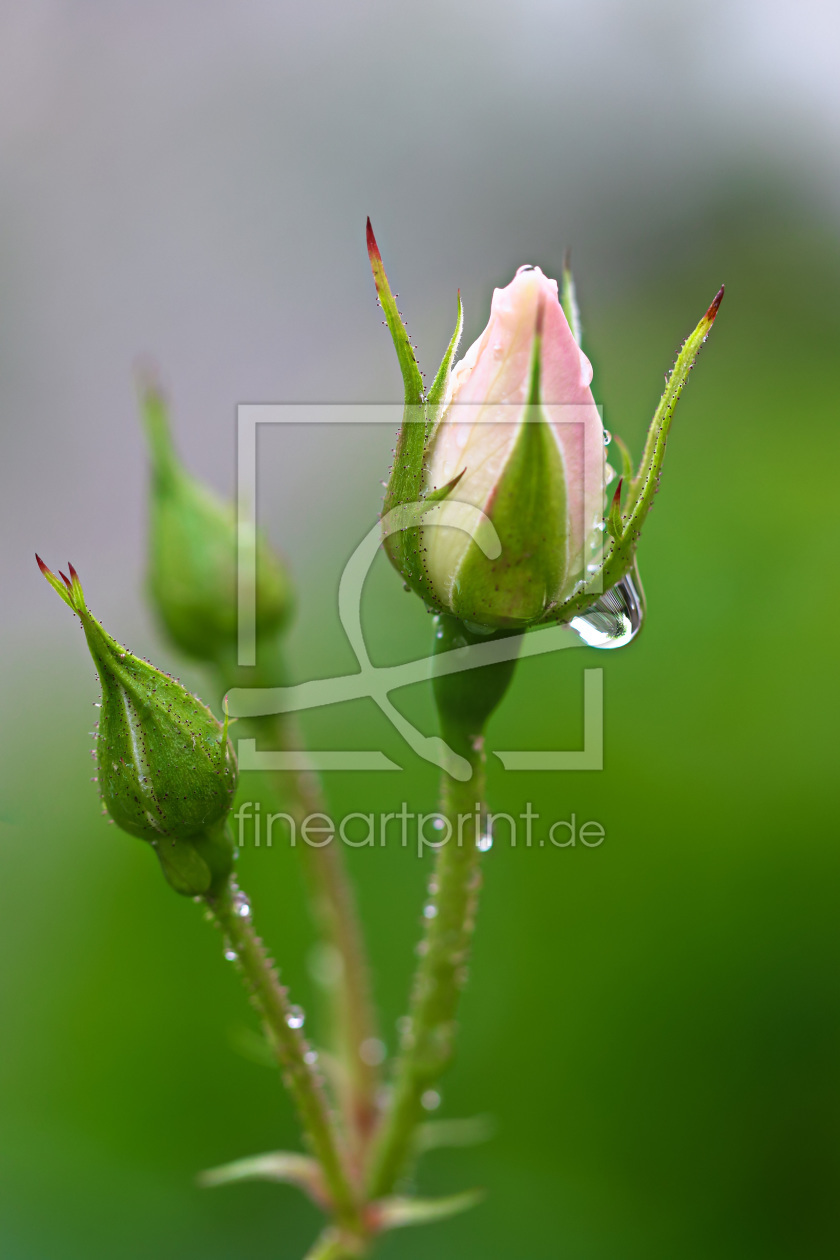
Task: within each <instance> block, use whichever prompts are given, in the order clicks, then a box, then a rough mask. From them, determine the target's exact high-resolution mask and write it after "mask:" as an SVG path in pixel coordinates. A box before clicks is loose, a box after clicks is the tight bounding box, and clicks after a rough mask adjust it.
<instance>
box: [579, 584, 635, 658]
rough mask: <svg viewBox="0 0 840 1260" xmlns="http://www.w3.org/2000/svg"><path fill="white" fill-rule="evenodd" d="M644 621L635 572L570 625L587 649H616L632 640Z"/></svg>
mask: <svg viewBox="0 0 840 1260" xmlns="http://www.w3.org/2000/svg"><path fill="white" fill-rule="evenodd" d="M644 617H645V600H644V592H643V591H642V585H641V582H640V581H639V576H638V572H636V573H635V574H633V575H631V574H629V573H628V574H627V576H626V577H623V578H622V579H621V581H620V582H619V583H618V584H617V585H616V586H614V587H613V588H612V589H611V590H609V591H607V592H606V593H605V594H604V595H602V596H601V597H600V599H598V600H597V601H596V602H595V603H594V604H593V605H592V607H591V608H588V609H587V610H586V612H584V613H581V614H580V616H579V617H573V618H572V620H571V621H570V622H569V624H570V626H571V627H572V629H573V630H576V631H577V633H578V635H579V636H580V637H581V639H583V642H584V643H586V644H587V645H588V646H589V647H594V648H619V647H625V646H626V645H627V644H628V643H631V642H632V641H633V639H635V637H636V635H637V634H638V633H639V631H640V630H641V628H642V623H643V621H644Z"/></svg>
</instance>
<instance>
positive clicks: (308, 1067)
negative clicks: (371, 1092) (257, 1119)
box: [207, 882, 364, 1239]
mask: <svg viewBox="0 0 840 1260" xmlns="http://www.w3.org/2000/svg"><path fill="white" fill-rule="evenodd" d="M207 903H208V905H209V907H210V910H211V912H212V914H213V916H214V918H215V920H216V922H217V923H218V925H219V927H220V928H221V929H222V932H223V933H224V935H225V940H226V942H227V948H228V950H229V951H231V953H232V954H235V955H236V961H237V965H238V966H239V968H240V970H241V972H242V976H243V978H244V980H245V984H246V986H247V988H248V989H249V991H250V994H251V998H252V1001H253V1003H254V1006H255V1007H256V1009H257V1011H258V1012H259V1014H260V1017H261V1018H262V1021H263V1024H264V1025H265V1029H266V1033H267V1034H268V1037H269V1039H270V1041H271V1044H272V1045H273V1047H274V1050H275V1053H276V1055H277V1059H278V1062H279V1064H280V1067H281V1070H282V1072H283V1079H284V1082H285V1084H286V1087H287V1088H288V1090H289V1093H290V1094H291V1095H292V1098H293V1100H294V1103H295V1106H296V1107H297V1112H298V1117H299V1119H300V1123H301V1127H302V1129H303V1132H304V1134H305V1136H306V1139H307V1141H308V1144H309V1146H310V1148H311V1150H312V1153H313V1155H314V1156H315V1158H316V1159H317V1160H318V1162H319V1163H320V1165H321V1169H322V1171H323V1175H324V1181H325V1184H326V1186H327V1189H328V1191H329V1194H330V1200H331V1203H332V1207H333V1211H334V1213H335V1219H336V1221H337V1223H338V1224H339V1225H340V1226H341V1227H342V1228H343V1229H344V1230H346V1231H348V1232H349V1233H350V1234H351V1235H353V1236H355V1237H358V1238H360V1239H361V1238H363V1237H364V1229H363V1225H362V1220H361V1212H360V1208H359V1205H358V1203H357V1200H356V1195H355V1192H354V1189H353V1186H352V1185H351V1182H350V1179H349V1176H348V1172H347V1166H346V1159H345V1155H344V1152H343V1150H342V1144H341V1136H340V1133H339V1130H338V1126H337V1124H336V1122H335V1120H334V1118H333V1117H332V1116H331V1114H330V1111H329V1107H328V1104H327V1100H326V1096H325V1094H324V1090H323V1086H322V1083H321V1079H320V1075H319V1073H318V1072H317V1069H316V1067H315V1065H314V1063H311V1062H308V1061H307V1059H308V1055H309V1050H308V1046H307V1043H306V1040H305V1038H304V1036H303V1034H302V1033H301V1031H300V1027H299V1026H297V1025H298V1019H297V1018H296V1012H295V1010H294V1008H293V1007H292V1006H291V1005H290V1003H289V998H288V991H287V990H286V989H285V988H284V987H283V985H281V983H280V981H279V979H278V977H277V973H276V971H275V970H274V966H273V964H272V962H271V960H270V959H269V957H268V955H267V953H266V951H265V947H264V946H263V943H262V941H261V940H260V938H259V937H258V936H257V934H256V932H255V931H254V927H253V924H252V922H251V916H250V910H249V908H248V905H247V901H246V900H245V898H244V897H243V896H242V894H241V893H240V892H239V890H238V889H237V887H236V885H235V884H234V883H232V882H231V883H229V884H227V885H226V886H225V889H224V891H223V892H222V893H220V894H219V895H218V896H217V897H212V898H210V897H208V898H207Z"/></svg>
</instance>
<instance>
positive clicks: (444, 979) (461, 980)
mask: <svg viewBox="0 0 840 1260" xmlns="http://www.w3.org/2000/svg"><path fill="white" fill-rule="evenodd" d="M503 633H504V632H499V634H500V635H501V634H503ZM489 637H490V632H488V633H487V634H482V635H476V634H474V633H473V632H472V631H470V630H468V629H467V628H466V627H465V626H464V625H462V623H461V622H459V621H457V619H455V618H454V617H449V616H446V615H443V614H441V615H440V616H439V617H437V618H436V620H435V638H434V646H435V655H436V656H438V655H443V654H447V653H449V652H452V651H459V650H464V649H467V650H468V649H469V648H470V646H471V645H474V644H475V643H477V642H480V641H482V642H486V641H487V640H488V638H489ZM515 665H516V662H515V660H514V661H505V662H502V663H501V664H498V665H491V666H486V667H484V668H482V669H475V670H465V671H463V672H461V673H455V674H446V673H442V672H436V673H435V677H434V695H435V703H436V705H437V710H438V715H439V718H440V725H441V733H442V735H443V737H444V739H445V740H446V742H447V744H448V745H449V747H450V749H451V751H452V752H454V753H455V754H456V755H457V757H459V758H462V759H463V760H465V761H466V762H467V763H468V764H469V767H470V769H471V771H472V776H471V778H469V779H468V780H466V781H464V780H462V779H456V778H454V777H451V776H450V775H449V774H448V773H447V772H446V771H443V773H442V779H441V814H442V816H443V819H444V829H443V831H442V833H441V844H440V848H439V849H438V851H437V854H436V858H435V870H434V875H433V877H432V881H431V883H430V886H429V892H430V894H431V900H430V901H429V902H428V903H427V904H426V907H425V909H424V919H425V925H426V926H425V932H424V936H423V940H422V941H421V944H420V960H419V962H418V964H417V969H416V972H415V976H414V983H413V986H412V993H411V1003H410V1007H409V1015H408V1020H407V1022H406V1025H405V1031H404V1034H403V1043H402V1047H401V1054H400V1059H399V1062H398V1065H397V1071H396V1078H395V1082H394V1092H393V1096H392V1099H391V1102H390V1104H389V1108H388V1112H387V1114H386V1116H385V1118H384V1120H383V1122H382V1125H381V1128H380V1131H379V1133H378V1134H377V1137H376V1141H375V1143H374V1147H373V1152H372V1159H371V1161H370V1167H369V1174H368V1190H369V1194H370V1197H371V1198H372V1199H377V1198H380V1197H381V1196H383V1195H386V1194H390V1192H391V1191H392V1190H393V1188H394V1185H395V1183H396V1182H397V1180H398V1178H399V1177H400V1175H401V1174H402V1172H403V1170H404V1168H405V1166H406V1164H407V1163H408V1162H409V1159H410V1157H411V1155H412V1151H413V1148H414V1144H415V1132H416V1129H417V1125H418V1123H419V1121H420V1119H421V1117H422V1115H423V1112H424V1107H423V1102H424V1099H423V1095H424V1094H425V1093H426V1091H427V1090H430V1089H431V1087H432V1086H433V1085H434V1084H435V1083H436V1082H437V1081H438V1079H439V1078H440V1076H441V1075H442V1074H443V1072H444V1071H445V1070H446V1068H447V1067H448V1065H449V1063H450V1060H451V1059H452V1054H453V1049H454V1040H455V1031H456V1026H455V1016H456V1014H457V1010H458V1002H459V999H460V996H461V990H462V989H463V987H464V984H465V983H466V979H467V962H468V958H469V949H470V942H471V939H472V934H473V929H474V926H475V913H476V909H477V904H478V891H479V888H480V886H481V871H480V868H479V861H480V857H481V848H482V838H483V836H484V834H485V823H486V807H485V804H484V796H485V753H484V728H485V726H486V723H487V720H488V718H489V717H490V714H491V713H492V712H493V710H494V709H495V707H496V705H497V704H498V703H499V701H500V700H501V699H502V696H503V695H504V693H505V691H506V690H507V687H508V685H509V683H510V680H511V678H512V676H513V671H514V668H515ZM429 1101H432V1100H429Z"/></svg>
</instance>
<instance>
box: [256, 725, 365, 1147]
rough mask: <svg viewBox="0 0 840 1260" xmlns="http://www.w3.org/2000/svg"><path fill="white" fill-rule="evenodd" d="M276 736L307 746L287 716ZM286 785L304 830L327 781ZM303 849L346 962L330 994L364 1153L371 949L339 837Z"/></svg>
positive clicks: (319, 915) (348, 1106)
mask: <svg viewBox="0 0 840 1260" xmlns="http://www.w3.org/2000/svg"><path fill="white" fill-rule="evenodd" d="M272 735H273V739H274V741H275V743H274V746H275V747H277V748H279V749H284V750H288V749H293V748H295V749H300V748H302V746H303V745H302V740H301V739H299V738H296V737H295V730H294V728H293V726H292V725H291V724H290V722H289V721H288V719H287V718H285V717H284V716H277V717H274V718H273V719H272ZM283 788H285V800H286V804H287V806H288V809H289V812H290V813H291V815H292V817H293V818H294V820H295V824H296V827H297V830H298V832H299V831H300V824H301V822H302V821H303V820H304V819H305V818H307V817H309V816H310V815H312V814H323V813H324V812H325V809H326V805H325V802H324V799H323V794H322V791H321V785H320V783H319V781H318V778H317V775H316V774H315V773H314V772H313V771H306V770H298V771H294V772H291V773H289V774H288V775H286V776H285V782H284V784H283V785H282V787H280V790H283ZM297 847H298V849H299V852H300V855H301V861H302V863H303V868H304V875H305V878H306V882H307V885H308V888H309V897H310V903H311V905H312V911H313V915H314V918H315V921H316V924H317V926H318V929H319V932H320V934H321V937H322V939H323V940H324V942H325V943H326V944H327V945H329V946H330V947H331V950H332V951H333V957H334V958H335V959H336V960H339V961H340V965H339V967H338V968H337V974H336V976H335V978H334V980H332V982H331V983H329V985H328V993H329V996H330V1001H331V1006H332V1020H333V1026H334V1036H335V1040H336V1043H337V1050H338V1056H339V1060H340V1062H341V1063H342V1065H343V1066H344V1068H345V1070H346V1073H347V1086H346V1092H345V1098H344V1099H343V1103H344V1105H343V1110H344V1111H345V1114H346V1116H347V1119H348V1122H349V1129H350V1133H351V1135H353V1136H354V1137H355V1139H356V1140H357V1144H358V1145H359V1147H360V1148H361V1151H360V1153H361V1152H363V1150H364V1148H365V1146H366V1145H367V1142H368V1139H369V1138H370V1135H371V1133H372V1131H373V1128H374V1125H375V1122H376V1118H377V1105H376V1094H377V1089H378V1084H379V1073H378V1070H377V1068H376V1067H375V1066H373V1065H372V1064H370V1063H368V1062H366V1061H365V1059H364V1058H363V1057H362V1056H363V1054H364V1049H363V1048H364V1047H365V1043H368V1045H369V1043H370V1042H371V1041H372V1040H374V1039H376V1038H377V1035H378V1034H377V1021H376V1015H375V1012H374V1006H373V999H372V994H371V985H370V966H369V963H368V958H367V951H366V949H365V943H364V938H363V936H362V930H361V924H360V922H359V915H358V911H357V908H356V899H355V897H354V894H353V887H352V884H351V883H350V879H349V876H348V873H347V867H346V864H345V861H344V855H343V852H342V849H341V846H340V845H339V844H338V843H337V842H336V841H334V840H333V841H332V842H331V843H330V844H326V845H324V846H323V847H314V846H312V845H309V844H306V843H305V842H301V843H300V844H299V845H298V846H297Z"/></svg>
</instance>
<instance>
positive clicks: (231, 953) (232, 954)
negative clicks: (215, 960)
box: [225, 947, 239, 962]
mask: <svg viewBox="0 0 840 1260" xmlns="http://www.w3.org/2000/svg"><path fill="white" fill-rule="evenodd" d="M238 957H239V955H238V954H237V952H236V950H235V949H231V948H230V947H228V948H227V949H226V950H225V958H226V959H227V960H228V962H236V960H237V958H238Z"/></svg>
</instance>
